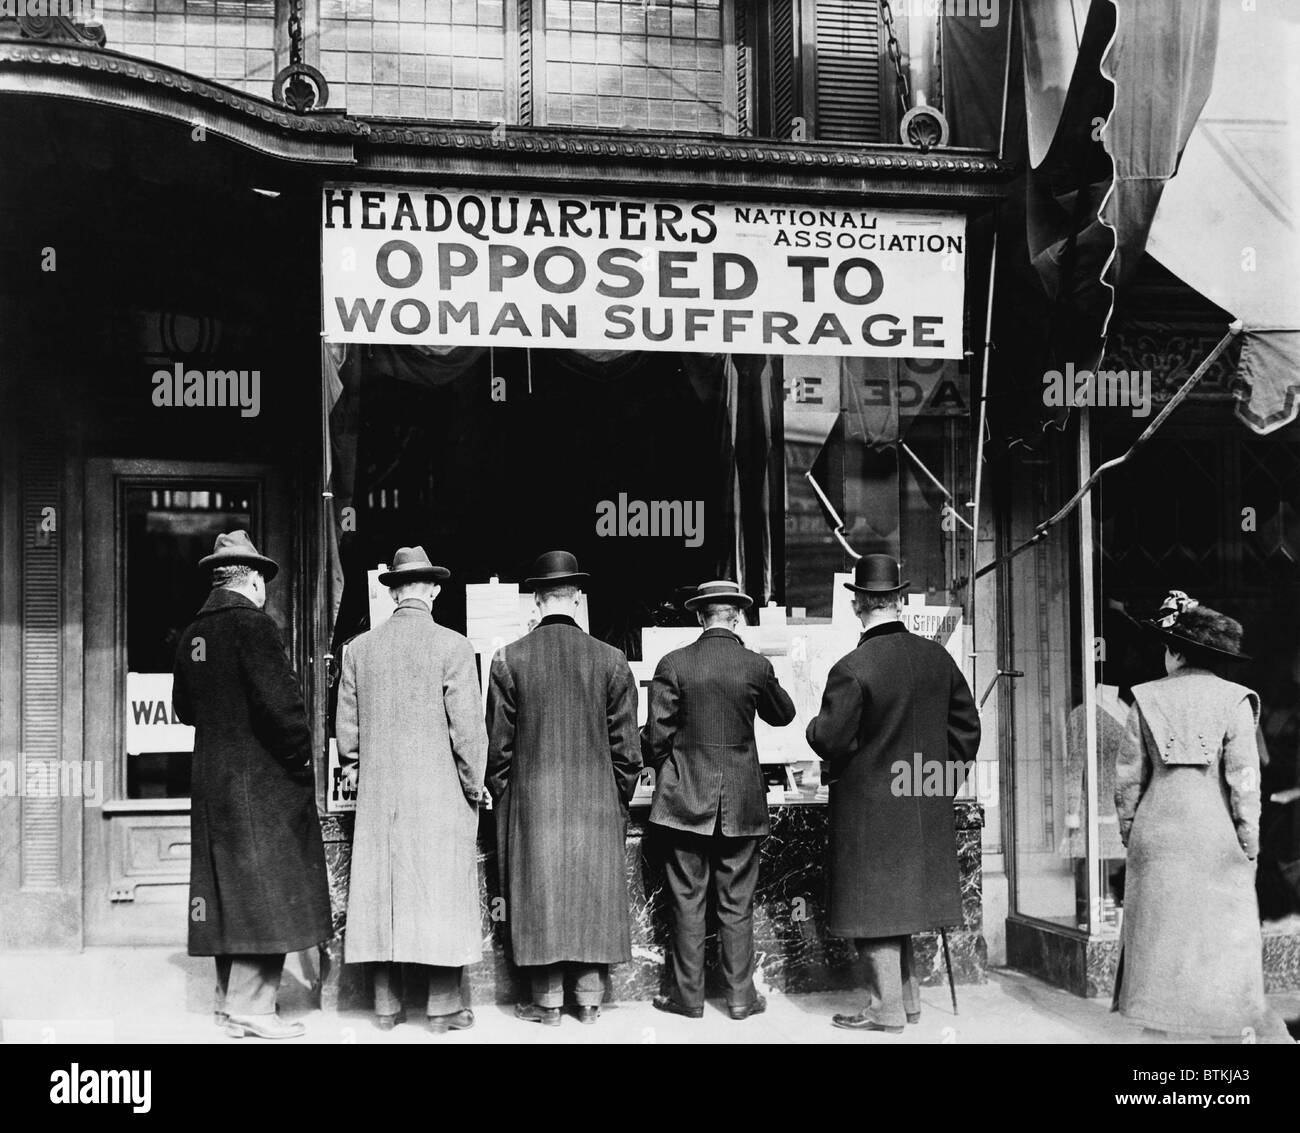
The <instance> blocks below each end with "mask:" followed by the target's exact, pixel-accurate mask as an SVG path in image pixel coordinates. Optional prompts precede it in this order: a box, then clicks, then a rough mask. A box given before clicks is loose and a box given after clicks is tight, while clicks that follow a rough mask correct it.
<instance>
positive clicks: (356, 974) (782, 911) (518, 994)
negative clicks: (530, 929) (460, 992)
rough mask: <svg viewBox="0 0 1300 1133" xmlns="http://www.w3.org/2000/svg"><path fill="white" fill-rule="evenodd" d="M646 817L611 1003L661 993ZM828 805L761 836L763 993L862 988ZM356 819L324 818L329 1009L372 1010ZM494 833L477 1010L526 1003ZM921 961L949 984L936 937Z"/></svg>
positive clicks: (973, 935)
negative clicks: (348, 938)
mask: <svg viewBox="0 0 1300 1133" xmlns="http://www.w3.org/2000/svg"><path fill="white" fill-rule="evenodd" d="M646 814H647V811H646V809H645V808H644V807H634V808H633V809H632V814H631V818H630V820H629V822H628V832H627V850H626V854H627V871H628V894H629V899H630V900H631V903H632V957H633V958H632V962H631V963H629V964H620V965H617V966H615V967H613V968H612V969H611V971H610V980H609V987H608V989H607V992H606V994H607V998H608V999H610V1000H623V1001H627V1000H646V999H650V998H651V997H652V996H654V995H655V994H656V993H658V992H659V991H660V990H661V989H662V984H663V979H664V972H665V969H664V951H665V948H666V947H667V945H668V939H669V935H668V934H669V926H670V924H671V920H670V912H669V909H668V896H667V892H666V890H665V887H664V880H663V866H662V861H661V859H660V857H659V854H658V851H657V849H656V840H655V838H654V836H653V831H651V832H649V833H648V832H647V823H646ZM827 818H828V815H827V810H826V807H825V806H818V805H814V804H795V803H792V804H788V805H784V806H775V807H773V808H772V832H771V834H770V835H769V836H768V837H767V838H766V839H765V840H764V843H763V848H762V864H761V868H760V877H759V884H758V893H757V895H756V898H755V903H754V904H755V908H754V945H755V955H756V957H757V968H758V970H757V973H756V981H757V982H758V984H759V986H760V989H762V988H770V989H774V990H777V991H782V992H814V991H832V990H838V989H850V988H853V987H855V986H860V985H859V983H858V980H857V978H856V975H857V973H856V965H855V963H854V950H853V948H852V946H851V944H850V943H849V942H847V941H843V940H837V939H835V938H832V937H830V936H828V935H827V934H826V931H825V897H824V893H825V877H824V869H823V866H824V862H825V847H826V826H827ZM983 824H984V818H983V810H982V808H981V807H980V806H979V805H978V804H977V803H975V802H973V801H964V800H963V801H960V802H958V804H957V839H958V860H959V863H960V867H961V885H962V911H963V917H964V922H965V923H964V924H963V925H962V926H961V927H959V928H953V929H949V930H948V947H949V953H950V955H951V958H952V970H953V976H954V978H955V980H956V982H957V983H962V984H971V983H983V982H985V979H986V971H987V949H986V946H985V942H984V936H983V907H982V903H981V895H980V883H981V879H980V870H981V846H980V841H981V832H982V829H983ZM351 827H352V819H351V817H350V816H341V817H330V818H327V819H325V821H324V832H325V849H326V856H327V860H328V862H329V870H330V886H331V897H332V900H333V904H334V928H335V933H334V938H333V940H331V941H330V943H329V945H328V946H327V948H326V956H325V958H324V959H325V963H324V964H323V969H322V973H321V975H322V986H321V1006H322V1007H324V1008H325V1009H326V1010H339V1009H347V1010H351V1009H358V1008H367V1007H369V1006H370V1003H371V991H370V986H369V977H368V973H367V971H366V970H365V969H366V966H365V965H351V964H344V963H343V962H342V961H343V943H344V934H345V931H346V908H347V895H348V870H349V866H350V861H351ZM494 835H495V830H494V827H493V819H492V815H491V813H489V812H485V813H484V814H483V815H482V821H481V825H480V829H479V895H480V906H481V908H482V915H483V936H484V955H483V960H482V961H481V962H480V963H479V964H476V965H474V966H473V967H472V968H471V969H470V982H471V986H472V989H473V996H474V1001H475V1002H476V1003H510V1002H516V1001H524V1000H526V999H527V998H528V997H527V994H526V993H525V991H524V984H523V982H522V981H520V979H519V973H518V971H517V969H515V967H514V965H513V964H511V963H510V960H509V957H508V933H507V931H506V926H505V925H504V924H500V923H493V921H492V919H491V916H490V910H491V908H492V907H493V904H492V902H493V898H495V897H497V896H498V895H499V891H498V887H497V869H496V849H495V844H496V843H495V837H494ZM714 945H715V941H714V939H713V937H712V936H711V937H710V941H709V950H708V964H709V969H708V994H709V995H711V996H712V995H714V994H720V993H721V989H720V987H719V986H718V985H717V984H716V983H715V980H716V967H715V958H716V957H715V949H714ZM915 945H916V957H917V962H918V965H919V967H920V970H921V972H922V982H923V983H925V984H940V983H944V982H946V980H947V975H946V973H945V970H944V962H943V952H942V948H941V946H940V940H939V936H938V934H936V933H927V934H924V935H920V936H917V937H916V941H915Z"/></svg>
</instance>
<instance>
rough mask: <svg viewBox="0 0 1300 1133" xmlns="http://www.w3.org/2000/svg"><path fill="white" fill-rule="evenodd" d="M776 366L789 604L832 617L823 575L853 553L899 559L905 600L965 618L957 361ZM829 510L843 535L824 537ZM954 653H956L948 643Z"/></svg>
mask: <svg viewBox="0 0 1300 1133" xmlns="http://www.w3.org/2000/svg"><path fill="white" fill-rule="evenodd" d="M784 362H785V383H784V393H785V404H784V408H785V413H784V426H785V458H786V474H785V492H786V507H785V543H786V555H785V573H786V579H787V594H788V596H789V601H790V603H791V605H792V606H796V607H800V608H803V609H805V610H806V611H807V613H808V615H809V616H813V617H830V616H833V615H834V614H835V612H836V611H835V608H834V606H833V596H834V587H833V586H832V585H830V578H831V576H832V575H833V574H834V573H835V572H842V571H846V570H848V569H851V565H852V561H853V560H852V555H851V554H850V553H849V548H851V550H852V552H853V553H856V554H859V555H864V554H875V553H884V554H889V555H893V556H894V557H895V558H898V559H900V560H901V561H902V562H903V564H904V573H905V574H906V575H907V577H908V579H909V581H910V582H911V584H912V585H911V589H910V601H911V602H913V603H915V604H922V605H925V606H927V607H929V608H931V609H936V608H938V607H940V606H943V607H951V608H953V611H954V612H953V614H952V615H951V616H952V617H954V618H959V619H961V622H962V624H963V625H968V624H969V613H970V611H969V609H968V608H967V602H968V598H969V574H970V561H969V555H970V548H971V532H970V517H969V509H968V508H967V507H966V502H967V501H968V500H969V499H970V492H971V484H970V476H971V432H970V387H969V377H968V374H967V372H966V370H965V367H964V366H963V365H961V364H959V363H958V362H955V361H944V360H927V359H902V360H893V359H872V358H825V357H814V356H808V357H800V356H796V357H790V358H786V359H785V360H784ZM810 476H811V479H810V478H809V477H810ZM834 516H839V517H840V518H841V519H842V520H843V523H844V527H843V532H842V534H843V541H841V540H840V539H838V538H836V537H835V535H834V534H833V531H832V528H833V526H834V524H833V522H832V519H833V517H834ZM845 543H847V544H848V548H846V547H845V546H844V544H845ZM951 625H955V623H951V624H950V628H951ZM954 655H955V656H956V655H960V649H959V647H958V644H957V642H956V641H954ZM963 660H964V659H963ZM963 667H965V666H963Z"/></svg>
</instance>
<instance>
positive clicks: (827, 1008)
mask: <svg viewBox="0 0 1300 1133" xmlns="http://www.w3.org/2000/svg"><path fill="white" fill-rule="evenodd" d="M295 959H296V958H294V957H291V958H290V963H289V965H287V966H286V970H285V979H284V984H283V986H282V989H281V994H280V1006H281V1012H282V1014H283V1015H284V1016H285V1017H286V1018H300V1019H302V1021H303V1022H304V1023H305V1024H306V1027H307V1034H306V1037H305V1038H303V1039H299V1040H296V1042H297V1043H299V1044H300V1043H303V1042H309V1043H385V1044H391V1043H431V1044H432V1043H445V1042H452V1043H529V1044H547V1045H549V1044H556V1043H560V1044H570V1043H573V1044H581V1043H837V1044H838V1043H847V1044H860V1043H893V1044H898V1043H906V1044H925V1043H953V1042H957V1043H1106V1044H1111V1043H1138V1042H1142V1041H1144V1038H1143V1035H1142V1032H1141V1030H1140V1029H1139V1028H1137V1027H1134V1026H1132V1025H1130V1024H1128V1023H1126V1022H1125V1021H1124V1020H1123V1019H1121V1018H1120V1017H1119V1016H1118V1015H1114V1014H1112V1013H1111V1012H1110V1004H1109V1001H1107V1000H1101V999H1091V1000H1089V999H1080V998H1079V997H1077V996H1074V995H1071V994H1069V993H1068V992H1065V991H1061V990H1059V989H1057V988H1053V987H1049V986H1047V985H1046V984H1044V983H1042V982H1041V981H1039V980H1037V979H1034V978H1033V977H1031V976H1026V975H1022V974H1020V973H1017V972H1010V971H995V972H993V973H991V974H990V978H989V982H988V983H987V984H981V985H975V986H962V987H958V989H957V998H958V1005H959V1008H960V1011H961V1014H960V1015H958V1016H954V1015H953V1013H952V1004H951V1002H950V1000H949V998H948V989H947V988H946V987H928V988H923V989H922V1002H923V1005H924V1009H923V1013H922V1017H921V1022H920V1023H919V1024H917V1025H915V1026H909V1027H908V1028H907V1030H906V1032H905V1033H904V1034H902V1035H886V1034H870V1033H868V1034H857V1033H854V1032H849V1031H841V1030H838V1029H837V1028H835V1027H832V1026H831V1025H830V1017H831V1015H832V1014H834V1013H835V1012H837V1011H855V1010H857V1008H858V1006H859V1004H858V1002H857V1000H856V998H855V997H853V996H852V995H849V994H846V993H840V992H836V993H825V994H817V995H790V996H787V995H782V994H780V993H775V992H773V993H769V994H768V1009H767V1012H766V1013H765V1014H763V1015H759V1016H755V1017H753V1018H751V1019H747V1020H745V1021H744V1022H743V1023H737V1022H733V1021H732V1020H731V1019H730V1018H728V1017H727V1015H726V1014H725V1013H724V1011H723V1010H722V1008H721V1005H720V1004H716V1003H712V1002H711V1003H710V1004H709V1005H708V1007H707V1008H706V1009H705V1013H704V1018H703V1019H699V1020H692V1019H681V1018H676V1017H674V1016H670V1015H664V1014H662V1013H661V1012H658V1011H656V1010H654V1008H653V1007H651V1006H650V1004H648V1003H625V1004H611V1005H607V1006H606V1007H605V1009H604V1011H603V1012H602V1014H601V1018H600V1021H599V1022H598V1023H596V1024H595V1025H594V1026H583V1025H581V1024H580V1023H578V1022H577V1021H576V1020H575V1019H574V1018H573V1017H572V1016H569V1015H566V1016H565V1018H564V1022H563V1023H562V1024H561V1025H560V1026H559V1027H541V1026H538V1025H536V1024H531V1023H522V1022H519V1021H518V1020H516V1019H515V1018H514V1017H513V1015H512V1014H511V1008H509V1007H506V1006H500V1005H496V1004H484V1005H479V1006H477V1007H476V1008H475V1015H476V1017H477V1025H476V1026H475V1027H474V1029H473V1030H470V1031H464V1032H459V1033H454V1034H450V1035H445V1036H435V1035H431V1034H429V1033H428V1031H427V1030H426V1029H425V1028H424V1027H423V1026H421V1025H420V1023H421V1022H422V1021H421V1020H419V1018H418V1016H412V1020H413V1021H412V1022H410V1023H407V1024H406V1025H404V1026H401V1027H398V1028H397V1029H396V1030H394V1031H392V1032H389V1033H387V1034H384V1033H381V1032H380V1031H378V1030H376V1029H375V1027H374V1025H373V1023H372V1021H371V1017H370V1015H369V1014H368V1013H366V1012H361V1011H350V1012H343V1013H340V1014H337V1015H333V1014H325V1013H323V1012H321V1011H318V1010H315V1009H314V1008H313V1007H312V1006H311V999H310V995H309V992H308V989H307V985H306V984H305V983H304V982H303V981H302V980H301V979H300V978H299V975H298V974H297V973H298V969H297V968H296V967H295V965H294V960H295ZM211 995H212V962H211V961H210V960H206V959H200V958H195V957H190V956H187V955H185V953H184V952H181V951H179V950H177V949H175V948H102V949H90V950H88V951H86V952H84V953H81V954H75V953H73V954H68V953H39V954H37V953H25V954H12V953H8V954H3V955H0V1028H3V1031H2V1037H3V1039H4V1041H6V1042H118V1043H137V1042H144V1043H213V1042H216V1043H231V1042H235V1041H236V1040H234V1039H230V1038H227V1037H226V1036H225V1034H224V1033H223V1032H222V1031H221V1029H220V1028H218V1027H217V1026H215V1025H214V1024H213V1022H212V1016H211ZM1271 998H1272V1002H1273V1005H1274V1006H1275V1007H1276V1008H1277V1010H1278V1011H1279V1012H1280V1013H1281V1014H1282V1015H1283V1017H1284V1018H1286V1019H1288V1020H1292V1021H1294V1020H1295V1019H1296V1018H1297V1017H1300V993H1293V994H1290V995H1281V996H1273V997H1271ZM242 1041H243V1043H244V1044H245V1045H248V1046H253V1045H275V1044H262V1043H260V1041H259V1040H255V1039H245V1040H242Z"/></svg>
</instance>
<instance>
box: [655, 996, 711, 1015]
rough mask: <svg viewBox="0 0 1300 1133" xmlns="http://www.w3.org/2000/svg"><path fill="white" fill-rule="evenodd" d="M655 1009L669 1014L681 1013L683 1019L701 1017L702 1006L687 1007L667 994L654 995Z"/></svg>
mask: <svg viewBox="0 0 1300 1133" xmlns="http://www.w3.org/2000/svg"><path fill="white" fill-rule="evenodd" d="M652 1005H653V1007H654V1009H655V1010H656V1011H666V1012H667V1013H668V1014H669V1015H681V1016H682V1017H683V1018H684V1019H703V1018H704V1008H703V1007H687V1006H686V1005H685V1004H682V1003H678V1002H677V1000H675V999H673V998H672V997H671V996H668V995H656V996H655V997H654V1000H653V1001H652Z"/></svg>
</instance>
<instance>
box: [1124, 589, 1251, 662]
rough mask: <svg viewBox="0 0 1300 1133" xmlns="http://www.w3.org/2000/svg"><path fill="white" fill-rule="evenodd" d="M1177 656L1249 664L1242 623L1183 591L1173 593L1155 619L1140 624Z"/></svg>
mask: <svg viewBox="0 0 1300 1133" xmlns="http://www.w3.org/2000/svg"><path fill="white" fill-rule="evenodd" d="M1139 624H1140V625H1142V626H1143V627H1144V628H1145V629H1148V630H1150V631H1151V632H1152V633H1154V634H1156V635H1157V636H1158V637H1160V638H1161V639H1162V640H1163V641H1164V642H1165V643H1166V644H1167V645H1168V646H1169V648H1170V649H1172V650H1174V652H1176V653H1190V654H1192V655H1193V656H1194V655H1196V654H1197V653H1200V654H1203V655H1205V656H1207V657H1220V658H1228V659H1230V660H1233V661H1249V660H1250V655H1249V654H1247V653H1243V652H1242V651H1241V637H1242V629H1241V623H1240V622H1239V621H1236V620H1235V619H1233V618H1230V617H1228V615H1227V614H1221V613H1219V611H1218V610H1211V609H1210V608H1209V607H1208V606H1202V605H1201V604H1200V603H1199V602H1198V601H1197V600H1196V599H1195V598H1189V597H1188V596H1187V595H1186V594H1184V593H1183V592H1182V591H1181V590H1171V591H1170V592H1169V597H1167V598H1166V599H1165V600H1164V604H1163V605H1161V607H1160V610H1159V612H1158V613H1157V614H1156V616H1155V617H1154V618H1150V619H1148V620H1146V621H1143V622H1141V623H1139Z"/></svg>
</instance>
